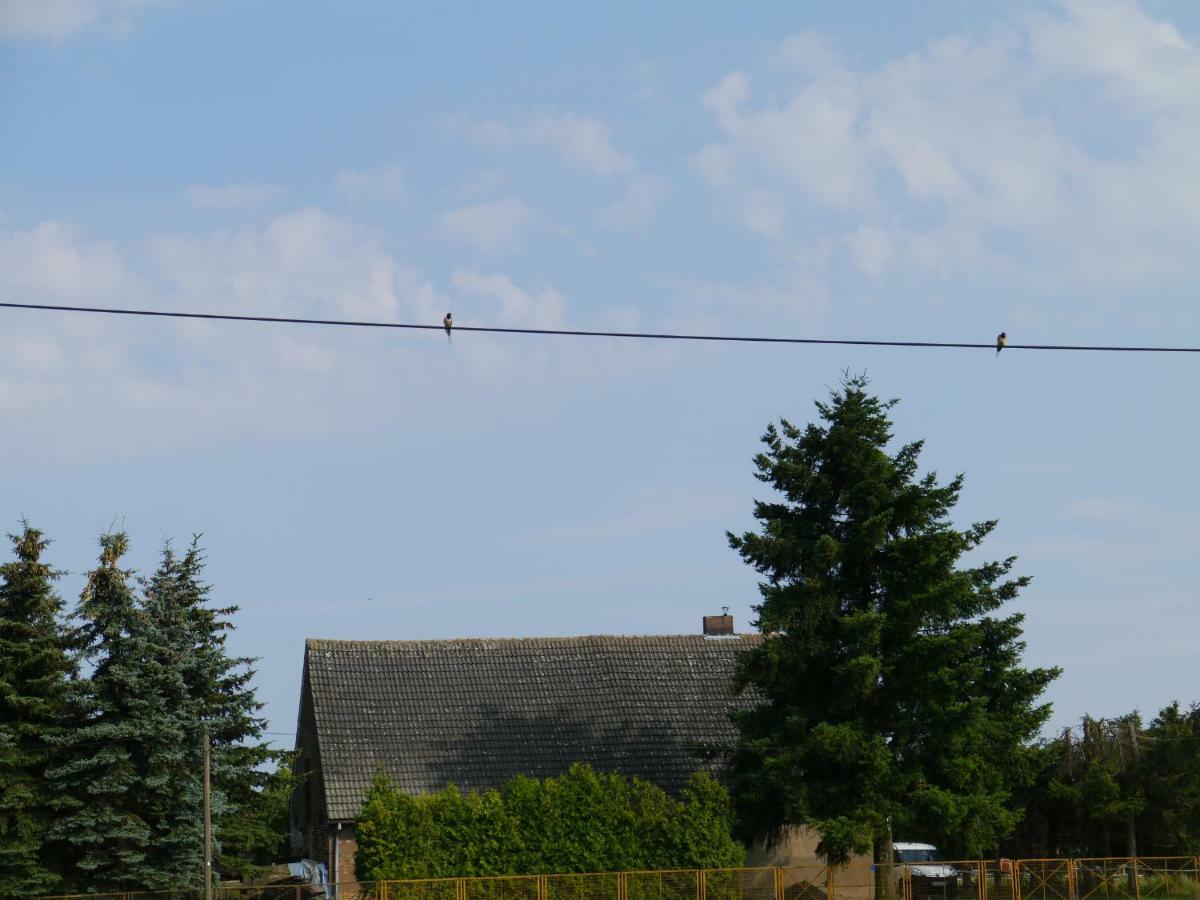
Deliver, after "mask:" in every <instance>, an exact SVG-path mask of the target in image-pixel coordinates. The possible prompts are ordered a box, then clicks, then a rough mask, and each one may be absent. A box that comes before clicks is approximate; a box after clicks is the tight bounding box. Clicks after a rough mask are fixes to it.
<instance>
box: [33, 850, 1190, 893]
mask: <svg viewBox="0 0 1200 900" xmlns="http://www.w3.org/2000/svg"><path fill="white" fill-rule="evenodd" d="M201 896H202V892H201V891H198V890H191V889H189V890H179V891H154V892H137V893H121V894H82V895H79V894H77V895H70V896H60V897H55V898H42V900H200V898H201ZM213 896H214V900H1200V857H1192V856H1187V857H1183V856H1181V857H1165V858H1149V857H1138V858H1129V859H1122V858H1106V859H1020V860H1007V859H1005V860H966V861H952V862H944V863H943V862H939V863H931V864H929V865H928V866H921V865H917V866H915V867H909V866H903V865H899V864H897V865H895V866H872V865H866V864H862V865H852V866H845V867H840V868H827V867H825V866H822V865H818V864H813V865H808V866H789V867H784V868H745V869H686V870H677V871H676V870H671V871H651V872H601V873H595V874H584V875H503V876H495V877H480V878H426V879H413V880H406V881H379V882H353V883H345V884H337V885H327V886H324V887H315V886H312V885H301V884H286V885H285V884H280V885H268V886H240V885H239V886H222V887H220V888H218V889H216V890H214V892H213Z"/></svg>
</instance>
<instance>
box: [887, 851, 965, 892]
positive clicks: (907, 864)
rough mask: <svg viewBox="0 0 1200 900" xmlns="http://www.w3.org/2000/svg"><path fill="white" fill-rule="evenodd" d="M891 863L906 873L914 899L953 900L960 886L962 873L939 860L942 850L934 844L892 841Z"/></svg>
mask: <svg viewBox="0 0 1200 900" xmlns="http://www.w3.org/2000/svg"><path fill="white" fill-rule="evenodd" d="M892 861H893V862H894V863H896V864H897V865H899V866H900V867H901V870H900V871H901V872H904V873H907V875H908V878H909V879H910V881H911V883H912V896H913V897H914V898H916V897H954V896H955V895H956V894H957V893H958V889H959V887H960V885H961V883H962V874H961V873H960V872H959V871H958V869H956V868H954V866H951V865H947V864H946V863H945V862H943V861H942V854H941V851H940V850H938V848H937V847H935V846H934V845H933V844H914V843H909V842H906V841H893V842H892Z"/></svg>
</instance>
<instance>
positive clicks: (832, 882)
mask: <svg viewBox="0 0 1200 900" xmlns="http://www.w3.org/2000/svg"><path fill="white" fill-rule="evenodd" d="M825 896H826V897H827V898H828V900H837V877H836V876H835V875H834V874H833V866H826V867H825Z"/></svg>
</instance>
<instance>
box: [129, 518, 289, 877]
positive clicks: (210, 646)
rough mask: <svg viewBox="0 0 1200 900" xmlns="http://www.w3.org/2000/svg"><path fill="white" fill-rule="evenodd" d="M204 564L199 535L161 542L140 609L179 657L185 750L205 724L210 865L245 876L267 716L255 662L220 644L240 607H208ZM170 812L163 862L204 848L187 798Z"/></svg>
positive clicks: (188, 791)
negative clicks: (192, 831) (209, 762)
mask: <svg viewBox="0 0 1200 900" xmlns="http://www.w3.org/2000/svg"><path fill="white" fill-rule="evenodd" d="M204 565H205V560H204V554H203V551H202V549H201V547H200V544H199V538H198V537H194V538H193V539H192V542H191V544H190V545H189V547H188V549H187V550H186V552H184V553H183V554H182V555H180V554H176V553H175V552H174V551H173V549H172V548H171V547H170V546H169V545H168V546H167V547H165V548H164V550H163V554H162V558H161V561H160V564H159V567H158V570H157V571H156V572H155V573H154V576H153V577H152V578H151V579H150V580H149V581H148V582H147V583H146V586H145V597H146V610H147V612H148V614H149V615H151V616H152V617H153V618H155V619H156V620H157V621H158V622H159V627H160V628H161V629H162V631H163V633H164V635H165V636H166V643H165V644H164V647H165V648H170V650H169V653H170V654H171V655H172V658H174V659H177V660H178V665H179V673H180V676H181V678H182V680H183V686H184V688H185V690H186V700H184V701H183V702H182V703H181V705H180V710H181V711H184V710H186V719H187V721H186V723H185V727H186V728H187V729H190V732H189V737H188V738H187V745H186V748H185V750H186V749H187V748H192V749H195V750H196V751H197V752H198V747H199V740H200V733H201V729H202V727H203V726H204V725H207V726H208V728H209V732H210V735H211V740H212V747H213V751H212V753H213V818H214V829H213V830H214V839H215V842H216V847H215V848H214V857H215V860H216V869H217V871H218V872H220V873H221V874H222V875H227V874H243V873H245V872H246V871H248V870H249V869H250V868H251V864H250V860H249V857H251V856H253V855H255V854H256V848H255V847H253V846H252V845H253V843H254V842H255V840H257V836H256V835H254V834H252V833H251V832H254V831H256V830H257V823H256V821H255V818H256V816H257V814H259V813H260V812H261V810H260V807H261V806H262V805H263V804H264V802H265V801H264V798H263V793H262V788H263V786H264V785H265V784H266V782H267V780H268V777H269V776H268V774H267V773H266V772H265V771H263V769H262V766H263V765H264V764H265V763H266V762H268V761H269V760H270V759H271V758H272V753H271V751H270V749H269V747H267V746H266V745H265V744H264V743H263V742H262V730H263V728H264V727H265V725H266V722H265V720H264V719H263V718H262V717H261V716H260V715H259V711H260V710H261V709H262V704H261V703H259V702H258V700H257V699H256V698H255V694H254V689H253V687H252V684H251V681H252V679H253V677H254V670H253V669H252V668H251V666H252V664H253V662H254V660H253V659H251V658H248V657H234V656H230V655H229V653H228V650H227V648H226V642H227V639H228V635H229V633H230V632H231V631H232V630H233V624H232V622H231V621H230V618H231V617H232V616H233V615H234V614H235V613H236V612H237V611H238V607H236V606H223V607H214V606H212V605H210V603H209V597H210V594H211V590H212V589H211V586H210V585H209V584H207V583H206V582H205V581H204V577H203V576H204ZM195 759H196V765H197V768H192V769H191V770H190V771H191V773H195V772H197V771H199V769H198V765H199V757H198V756H196V757H195ZM180 776H181V777H180V778H179V780H178V784H177V787H176V792H177V794H178V796H179V797H181V798H183V797H187V798H190V797H191V795H192V792H193V791H194V790H197V789H198V785H195V784H194V783H193V782H192V781H189V780H188V772H187V771H186V770H181V771H180ZM196 802H197V803H199V802H200V797H199V795H198V794H197V795H196ZM176 810H177V812H176V816H177V818H176V820H175V824H174V825H173V826H172V827H171V828H170V829H169V833H170V834H171V835H172V836H173V837H172V839H171V840H170V841H169V842H167V843H166V844H164V848H163V853H164V858H163V864H164V865H165V866H174V865H179V864H182V865H185V866H186V865H190V864H191V862H190V857H189V848H194V849H195V850H196V852H199V853H202V852H203V836H202V835H198V836H196V837H195V839H194V840H192V839H191V838H190V837H189V828H190V827H193V828H194V827H195V826H196V825H197V824H198V820H197V818H196V816H195V815H194V812H193V811H192V810H189V809H187V808H186V804H180V805H178V806H177V807H176ZM172 847H173V849H169V848H172ZM168 853H169V858H168ZM197 865H198V859H197ZM196 870H197V871H198V868H197V869H196Z"/></svg>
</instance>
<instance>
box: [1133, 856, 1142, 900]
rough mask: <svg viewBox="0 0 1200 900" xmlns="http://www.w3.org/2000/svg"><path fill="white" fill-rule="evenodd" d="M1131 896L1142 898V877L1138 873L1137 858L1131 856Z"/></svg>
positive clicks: (1139, 899)
mask: <svg viewBox="0 0 1200 900" xmlns="http://www.w3.org/2000/svg"><path fill="white" fill-rule="evenodd" d="M1133 896H1134V897H1136V898H1137V900H1142V878H1141V876H1140V875H1139V874H1138V858H1137V857H1136V856H1135V857H1134V858H1133Z"/></svg>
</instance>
